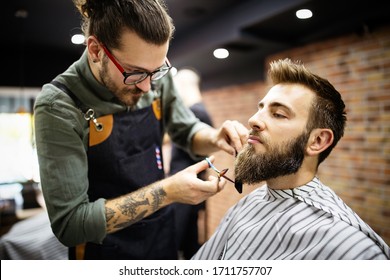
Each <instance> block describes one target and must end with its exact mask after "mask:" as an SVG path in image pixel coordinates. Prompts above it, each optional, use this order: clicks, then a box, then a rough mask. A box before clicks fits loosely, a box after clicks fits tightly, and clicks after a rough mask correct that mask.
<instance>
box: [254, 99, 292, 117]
mask: <svg viewBox="0 0 390 280" xmlns="http://www.w3.org/2000/svg"><path fill="white" fill-rule="evenodd" d="M258 107H259V109H261V108H264V102H262V101H260V102H259V105H258ZM268 107H270V108H279V107H281V108H282V109H283V110H285V111H286V112H287V113H288V114H289V115H290V116H295V113H294V111H293V110H292V109H291V107H290V106H288V105H287V104H283V103H281V102H276V101H275V102H271V103H270V104H269V106H268Z"/></svg>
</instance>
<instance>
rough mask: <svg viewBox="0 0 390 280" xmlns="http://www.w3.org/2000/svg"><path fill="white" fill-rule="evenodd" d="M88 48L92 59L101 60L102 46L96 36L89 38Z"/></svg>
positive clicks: (94, 60)
mask: <svg viewBox="0 0 390 280" xmlns="http://www.w3.org/2000/svg"><path fill="white" fill-rule="evenodd" d="M87 49H88V55H89V57H90V58H91V60H92V61H93V62H98V61H99V60H100V57H99V52H100V50H101V46H100V44H99V41H98V40H97V39H96V37H95V36H89V37H88V38H87Z"/></svg>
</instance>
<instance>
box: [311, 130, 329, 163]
mask: <svg viewBox="0 0 390 280" xmlns="http://www.w3.org/2000/svg"><path fill="white" fill-rule="evenodd" d="M333 139H334V136H333V131H332V130H330V129H327V128H316V129H313V131H312V132H311V133H310V137H309V142H308V145H307V148H306V152H307V153H308V155H309V156H315V155H319V154H320V153H321V152H323V151H324V150H326V149H327V148H328V147H329V146H330V145H332V143H333Z"/></svg>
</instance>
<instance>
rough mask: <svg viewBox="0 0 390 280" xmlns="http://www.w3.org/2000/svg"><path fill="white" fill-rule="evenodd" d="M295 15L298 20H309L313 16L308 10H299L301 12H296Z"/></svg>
mask: <svg viewBox="0 0 390 280" xmlns="http://www.w3.org/2000/svg"><path fill="white" fill-rule="evenodd" d="M295 15H296V16H297V18H299V19H307V18H311V17H312V16H313V13H312V12H311V11H310V10H309V9H301V10H298V11H297V12H296V13H295Z"/></svg>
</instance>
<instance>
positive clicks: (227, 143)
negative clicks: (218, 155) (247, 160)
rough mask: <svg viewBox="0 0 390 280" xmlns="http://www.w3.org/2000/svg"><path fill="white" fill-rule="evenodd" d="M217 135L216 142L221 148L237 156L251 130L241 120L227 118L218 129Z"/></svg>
mask: <svg viewBox="0 0 390 280" xmlns="http://www.w3.org/2000/svg"><path fill="white" fill-rule="evenodd" d="M215 137H216V139H215V140H214V143H215V145H216V146H217V147H218V148H219V149H221V150H224V151H225V152H227V153H229V154H231V155H233V156H235V155H236V153H238V152H240V151H241V149H242V147H243V146H244V144H245V143H246V142H247V140H248V137H249V131H248V129H247V128H246V127H245V126H244V125H243V124H241V123H240V122H238V121H229V120H227V121H225V122H224V123H223V124H222V126H221V127H220V128H219V129H218V131H217V134H216V136H215Z"/></svg>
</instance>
